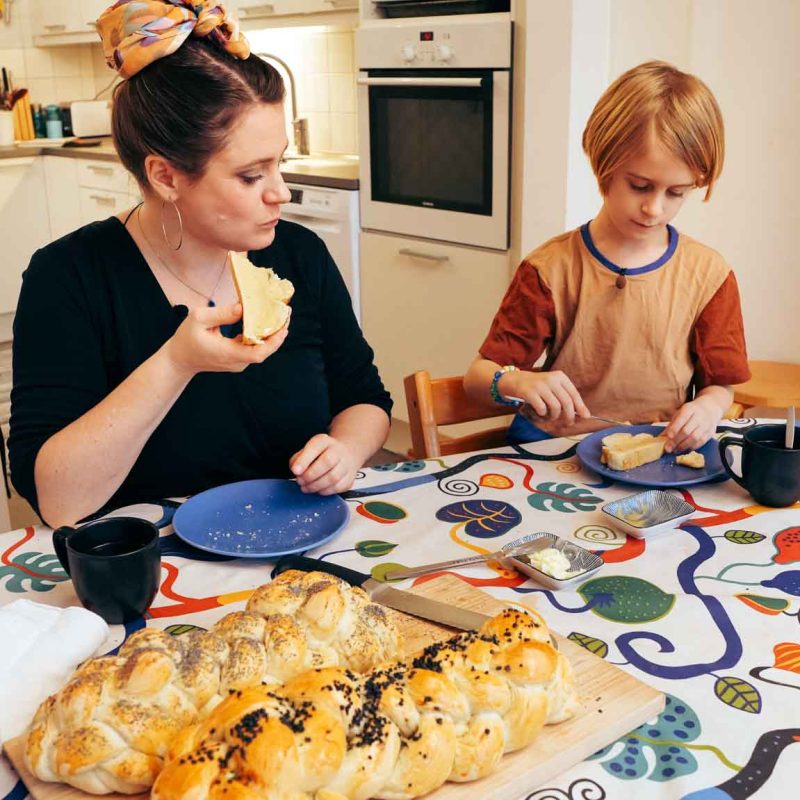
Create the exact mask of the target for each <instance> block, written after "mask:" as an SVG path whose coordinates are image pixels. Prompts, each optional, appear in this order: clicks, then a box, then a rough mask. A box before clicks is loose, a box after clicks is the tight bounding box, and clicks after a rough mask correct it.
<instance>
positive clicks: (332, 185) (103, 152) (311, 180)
mask: <svg viewBox="0 0 800 800" xmlns="http://www.w3.org/2000/svg"><path fill="white" fill-rule="evenodd" d="M26 156H59V157H60V158H86V159H92V160H93V161H115V162H119V156H118V155H117V152H116V150H114V146H113V145H112V144H111V141H110V140H108V141H104V142H102V143H101V144H99V145H97V146H95V147H61V146H60V145H48V144H47V140H46V139H43V140H42V143H41V144H38V143H37V144H30V145H16V146H14V147H0V160H1V159H7V158H24V157H26ZM281 174H282V175H283V178H284V180H286V181H288V182H290V183H302V184H305V185H307V186H308V185H310V186H323V187H326V188H329V189H350V190H357V189H358V156H349V155H343V154H340V153H321V154H318V155H313V156H299V157H297V158H287V159H286V161H284V162H283V163H282V164H281Z"/></svg>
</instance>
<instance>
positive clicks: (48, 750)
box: [25, 571, 402, 794]
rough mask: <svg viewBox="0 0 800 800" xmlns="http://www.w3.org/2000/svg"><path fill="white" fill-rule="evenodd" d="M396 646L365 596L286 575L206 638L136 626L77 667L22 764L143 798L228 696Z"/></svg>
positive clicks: (366, 661)
mask: <svg viewBox="0 0 800 800" xmlns="http://www.w3.org/2000/svg"><path fill="white" fill-rule="evenodd" d="M401 645H402V642H401V638H400V635H399V633H398V631H397V629H396V628H395V626H394V624H393V623H392V622H391V621H390V620H389V617H388V616H387V614H386V612H385V611H384V609H383V607H382V606H378V605H375V604H373V603H371V602H370V601H369V597H368V596H367V594H366V593H365V592H364V591H363V590H362V589H358V588H352V587H350V586H348V585H347V584H346V583H345V582H344V581H342V580H340V579H339V578H335V577H332V576H330V575H327V574H325V573H322V572H310V573H304V572H296V571H291V572H285V573H283V574H282V575H280V576H279V577H278V578H276V579H275V580H274V581H273V582H272V583H269V584H267V585H265V586H262V587H260V588H259V589H257V590H256V591H255V592H254V593H253V595H252V596H251V598H250V600H249V601H248V603H247V610H246V611H235V612H233V613H231V614H227V615H226V616H224V617H222V619H220V620H219V621H218V622H217V623H216V624H215V625H214V626H213V627H212V628H211V630H209V631H202V630H200V629H198V630H196V631H193V632H191V633H188V634H185V635H183V636H171V635H169V634H168V633H165V632H164V631H162V630H158V629H155V628H144V629H143V630H140V631H137V632H136V633H134V634H133V635H132V636H131V637H130V638H129V639H128V640H127V641H126V642H125V644H124V645H123V646H122V647H121V648H120V650H119V654H118V655H116V656H103V657H99V658H93V659H89V660H88V661H86V662H84V663H83V664H82V665H81V666H80V667H79V668H78V669H77V670H76V672H75V673H74V675H73V676H72V678H71V679H70V681H69V683H67V685H66V686H65V687H64V688H63V689H61V691H59V692H58V693H57V694H55V695H52V696H51V697H49V698H48V699H47V700H45V701H44V702H43V703H42V705H41V706H40V707H39V709H38V711H37V713H36V716H35V717H34V720H33V723H32V725H31V728H30V731H29V733H28V737H27V740H26V747H25V761H26V765H27V766H28V768H29V769H30V770H31V772H32V773H33V774H34V775H35V776H36V777H37V778H39V779H40V780H44V781H63V782H65V783H69V784H71V785H72V786H75V787H76V788H78V789H82V790H83V791H85V792H90V793H92V794H105V793H108V792H122V793H125V794H134V793H137V792H142V791H145V790H147V789H148V788H149V787H150V786H151V785H152V783H153V781H154V780H155V777H156V775H157V774H158V772H159V770H160V769H161V767H162V766H163V761H164V757H165V756H166V754H167V748H168V746H169V743H170V741H171V740H172V739H173V738H174V737H175V736H176V735H177V733H178V732H179V731H180V730H181V729H182V728H184V727H185V726H186V725H190V724H192V723H195V722H197V721H198V720H201V719H203V718H204V717H205V716H206V715H207V714H208V712H209V711H210V710H211V709H212V708H214V706H216V705H217V704H219V703H220V702H221V701H222V699H223V698H224V697H227V696H228V695H229V693H230V692H232V691H238V690H241V689H245V688H247V687H250V686H256V685H262V684H276V685H278V684H282V683H284V682H285V681H287V680H289V679H290V678H293V677H295V676H296V675H298V674H300V673H301V672H304V671H306V670H309V669H312V668H320V667H329V666H342V667H344V668H347V669H352V670H358V671H363V670H366V669H369V668H371V667H374V666H376V665H377V664H380V663H382V662H384V661H387V660H389V659H392V658H395V657H396V656H397V655H398V654H399V653H400V652H401Z"/></svg>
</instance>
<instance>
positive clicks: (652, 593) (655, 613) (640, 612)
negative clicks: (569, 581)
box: [578, 575, 675, 624]
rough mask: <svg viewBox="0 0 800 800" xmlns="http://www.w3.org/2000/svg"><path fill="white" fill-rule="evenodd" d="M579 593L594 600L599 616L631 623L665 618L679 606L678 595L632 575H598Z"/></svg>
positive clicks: (594, 607)
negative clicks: (668, 592)
mask: <svg viewBox="0 0 800 800" xmlns="http://www.w3.org/2000/svg"><path fill="white" fill-rule="evenodd" d="M578 593H579V594H580V595H581V596H582V597H583V598H584V600H586V601H587V602H589V601H594V603H593V605H592V611H593V612H594V613H595V614H597V616H599V617H603V618H604V619H609V620H613V621H614V622H626V623H630V624H638V623H642V622H652V621H653V620H656V619H661V617H664V616H666V615H667V614H668V613H669V612H670V610H671V609H672V607H673V605H675V595H674V594H667V593H666V592H664V591H662V590H661V589H659V588H658V586H656V585H655V584H654V583H650V582H649V581H646V580H644V579H643V578H633V577H631V576H629V575H608V576H606V577H603V578H594V579H593V580H590V581H587V582H586V583H583V584H581V585H580V586H579V587H578Z"/></svg>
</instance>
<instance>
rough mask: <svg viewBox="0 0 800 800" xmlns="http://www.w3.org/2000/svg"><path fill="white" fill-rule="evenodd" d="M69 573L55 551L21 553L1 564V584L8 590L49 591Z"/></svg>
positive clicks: (64, 579)
mask: <svg viewBox="0 0 800 800" xmlns="http://www.w3.org/2000/svg"><path fill="white" fill-rule="evenodd" d="M68 580H69V575H67V573H66V572H65V571H64V567H62V566H61V562H60V561H59V560H58V558H57V557H56V555H55V554H54V553H35V552H27V553H20V554H19V555H17V556H15V557H14V558H12V559H11V561H10V562H9V563H8V564H6V565H3V566H0V585H2V586H3V587H4V588H5V590H6V591H7V592H29V591H32V592H49V591H50V590H51V589H53V588H54V587H55V585H56V584H57V583H62V582H63V581H68Z"/></svg>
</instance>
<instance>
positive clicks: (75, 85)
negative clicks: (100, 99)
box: [56, 77, 91, 103]
mask: <svg viewBox="0 0 800 800" xmlns="http://www.w3.org/2000/svg"><path fill="white" fill-rule="evenodd" d="M56 97H57V98H58V102H60V103H69V102H72V101H73V100H90V99H91V96H90V97H84V96H83V81H82V80H81V78H61V77H56Z"/></svg>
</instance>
